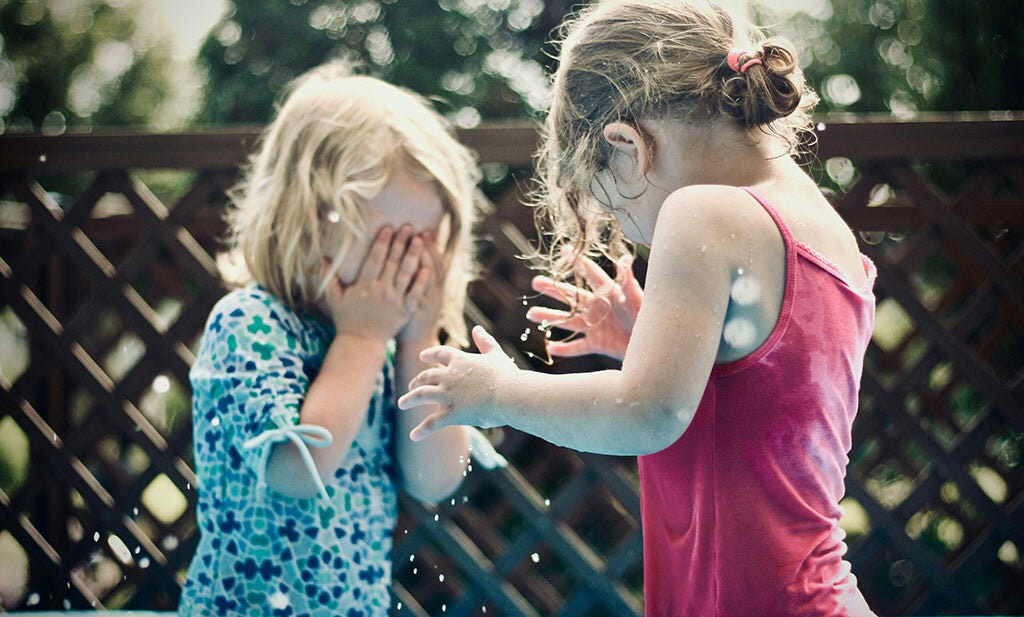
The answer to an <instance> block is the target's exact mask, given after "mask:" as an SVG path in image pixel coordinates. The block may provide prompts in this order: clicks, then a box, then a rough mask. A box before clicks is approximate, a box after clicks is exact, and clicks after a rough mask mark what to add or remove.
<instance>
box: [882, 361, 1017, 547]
mask: <svg viewBox="0 0 1024 617" xmlns="http://www.w3.org/2000/svg"><path fill="white" fill-rule="evenodd" d="M862 387H864V388H865V389H867V390H869V391H871V393H872V394H873V395H875V396H876V397H877V398H878V400H880V401H883V403H882V406H883V407H887V408H888V415H889V416H890V417H892V418H895V420H896V422H897V423H898V424H899V425H900V428H902V429H903V431H904V432H905V434H906V435H907V436H908V437H909V438H911V439H912V440H913V441H914V443H915V444H916V445H917V446H918V447H920V448H921V449H922V450H924V452H925V454H926V455H927V456H928V459H929V461H930V462H931V465H934V466H935V468H936V469H937V470H938V471H939V473H941V474H942V475H943V476H944V477H945V478H948V479H950V480H952V481H953V482H955V483H956V484H957V487H958V488H959V490H960V491H961V493H962V494H963V495H966V497H967V498H968V499H969V500H970V502H971V504H972V505H973V506H974V507H975V508H977V509H978V510H979V511H980V512H981V513H982V514H984V515H985V516H986V517H987V518H988V520H989V521H991V522H992V524H993V525H995V526H996V527H997V528H998V529H999V531H1000V533H1002V534H1003V536H1004V538H1006V539H1009V540H1013V541H1014V543H1015V544H1017V545H1018V546H1021V545H1024V530H1022V529H1021V528H1020V527H1019V526H1017V525H1014V523H1013V521H1011V520H1010V519H1009V517H1008V516H1006V514H1005V513H1004V512H1003V510H1002V508H1000V507H999V506H998V505H997V504H996V503H995V502H993V501H992V499H991V498H990V497H989V496H988V495H987V494H985V492H984V491H982V490H981V487H979V486H978V483H977V482H976V481H975V480H974V479H973V478H971V477H970V475H969V474H968V473H967V471H966V470H965V469H964V468H963V467H962V466H959V465H955V464H951V461H950V458H949V456H948V455H947V453H946V451H945V450H943V449H942V447H941V446H939V444H937V443H936V442H935V440H934V439H932V437H931V435H929V434H928V433H927V432H925V430H924V429H923V428H921V425H920V424H918V423H917V422H914V421H913V420H912V419H910V418H909V417H907V415H906V414H905V413H904V412H903V410H902V409H899V408H896V407H895V406H890V405H889V404H888V403H887V401H889V400H892V397H893V395H894V394H895V395H896V397H897V400H898V399H899V398H900V395H901V394H902V393H901V392H890V391H889V390H887V389H886V388H885V387H884V386H882V384H880V383H879V382H878V381H877V380H876V379H875V378H874V377H873V376H872V375H870V374H869V375H865V376H864V379H863V381H862Z"/></svg>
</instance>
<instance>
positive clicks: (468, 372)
mask: <svg viewBox="0 0 1024 617" xmlns="http://www.w3.org/2000/svg"><path fill="white" fill-rule="evenodd" d="M466 374H467V375H472V374H473V367H469V368H468V369H466Z"/></svg>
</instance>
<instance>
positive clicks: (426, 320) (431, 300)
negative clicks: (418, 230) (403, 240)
mask: <svg viewBox="0 0 1024 617" xmlns="http://www.w3.org/2000/svg"><path fill="white" fill-rule="evenodd" d="M421 238H422V240H423V244H424V250H423V251H422V252H421V253H420V270H421V271H423V270H425V271H427V276H428V278H427V287H426V289H425V291H424V292H423V296H422V297H421V298H420V302H419V308H417V309H416V311H415V312H414V313H413V314H412V317H411V318H410V319H409V323H407V324H405V327H404V328H402V330H401V331H400V332H399V333H398V336H397V337H396V338H397V339H398V344H399V345H402V344H408V343H415V342H423V341H435V342H434V344H436V339H437V330H438V321H439V319H440V317H441V304H442V302H443V301H444V281H445V274H446V273H447V266H446V264H445V263H444V259H443V258H442V257H441V252H440V249H439V248H438V246H437V238H436V236H435V235H434V234H433V233H428V234H424V235H423V236H421ZM428 344H429V343H428Z"/></svg>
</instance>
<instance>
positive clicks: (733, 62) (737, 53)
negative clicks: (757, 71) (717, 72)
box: [725, 49, 761, 73]
mask: <svg viewBox="0 0 1024 617" xmlns="http://www.w3.org/2000/svg"><path fill="white" fill-rule="evenodd" d="M748 56H752V57H751V59H750V60H747V61H746V62H744V63H743V64H740V59H741V58H744V57H748ZM725 63H726V64H728V65H729V68H730V69H732V70H734V71H736V72H737V73H746V72H747V69H749V68H750V67H752V66H754V65H755V64H761V59H760V58H758V57H757V56H755V55H754V52H752V51H744V50H742V49H734V50H732V51H730V52H729V53H728V54H726V56H725Z"/></svg>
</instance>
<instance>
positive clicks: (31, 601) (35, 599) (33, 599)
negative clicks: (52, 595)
mask: <svg viewBox="0 0 1024 617" xmlns="http://www.w3.org/2000/svg"><path fill="white" fill-rule="evenodd" d="M25 604H26V605H28V606H35V605H36V604H39V594H38V593H36V592H34V591H33V592H32V593H31V594H30V595H29V596H28V601H27V602H25Z"/></svg>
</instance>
